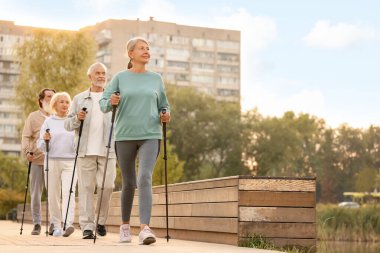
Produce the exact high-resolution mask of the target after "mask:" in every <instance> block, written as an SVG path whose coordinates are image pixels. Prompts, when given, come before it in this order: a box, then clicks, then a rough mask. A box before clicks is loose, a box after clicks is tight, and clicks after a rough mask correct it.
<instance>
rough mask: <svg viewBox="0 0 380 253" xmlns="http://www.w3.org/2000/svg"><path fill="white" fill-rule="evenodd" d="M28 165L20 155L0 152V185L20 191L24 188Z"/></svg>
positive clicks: (3, 187)
mask: <svg viewBox="0 0 380 253" xmlns="http://www.w3.org/2000/svg"><path fill="white" fill-rule="evenodd" d="M27 174H28V167H27V164H26V162H23V161H22V160H21V158H20V157H18V156H12V155H5V154H4V153H2V152H0V187H1V188H2V189H7V188H8V189H12V190H14V191H16V192H22V190H23V189H25V183H26V175H27Z"/></svg>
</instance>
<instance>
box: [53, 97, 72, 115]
mask: <svg viewBox="0 0 380 253" xmlns="http://www.w3.org/2000/svg"><path fill="white" fill-rule="evenodd" d="M59 97H66V98H67V100H69V105H71V98H70V95H69V93H67V92H57V93H55V94H54V95H53V97H52V98H51V100H50V108H51V110H52V112H53V113H56V112H57V110H56V109H55V107H56V104H57V102H58V99H59Z"/></svg>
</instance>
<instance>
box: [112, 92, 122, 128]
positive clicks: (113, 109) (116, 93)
mask: <svg viewBox="0 0 380 253" xmlns="http://www.w3.org/2000/svg"><path fill="white" fill-rule="evenodd" d="M113 94H115V95H117V96H119V95H120V92H119V91H115V92H114V93H113ZM116 108H117V105H112V118H111V122H115V116H116Z"/></svg>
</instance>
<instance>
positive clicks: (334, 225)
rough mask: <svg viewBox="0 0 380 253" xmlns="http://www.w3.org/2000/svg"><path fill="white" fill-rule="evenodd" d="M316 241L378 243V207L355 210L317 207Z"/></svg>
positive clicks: (379, 223)
mask: <svg viewBox="0 0 380 253" xmlns="http://www.w3.org/2000/svg"><path fill="white" fill-rule="evenodd" d="M317 231H318V239H319V240H324V241H354V242H379V241H380V206H379V205H366V206H362V207H360V208H356V209H350V208H342V207H337V206H336V205H322V204H319V205H317Z"/></svg>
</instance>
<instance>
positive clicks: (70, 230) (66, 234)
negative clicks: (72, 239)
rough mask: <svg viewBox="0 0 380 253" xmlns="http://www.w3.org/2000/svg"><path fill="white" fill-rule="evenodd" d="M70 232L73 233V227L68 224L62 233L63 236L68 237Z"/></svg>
mask: <svg viewBox="0 0 380 253" xmlns="http://www.w3.org/2000/svg"><path fill="white" fill-rule="evenodd" d="M72 233H74V227H73V226H69V227H68V228H66V230H65V232H64V233H63V237H69V236H70V235H71V234H72Z"/></svg>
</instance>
